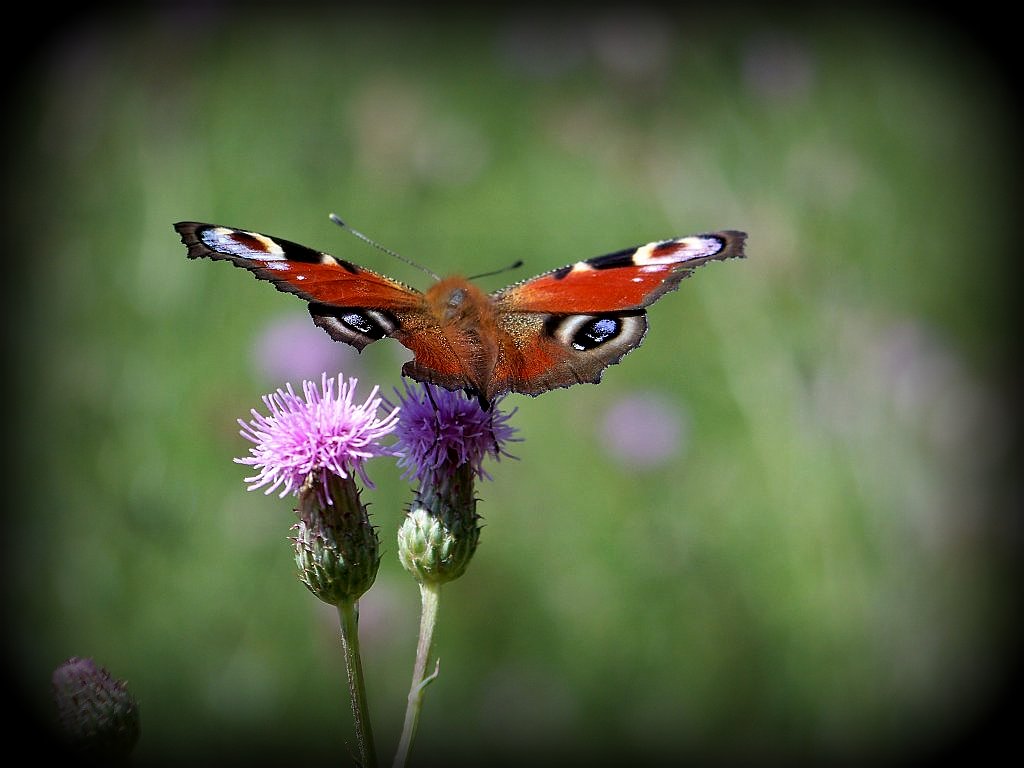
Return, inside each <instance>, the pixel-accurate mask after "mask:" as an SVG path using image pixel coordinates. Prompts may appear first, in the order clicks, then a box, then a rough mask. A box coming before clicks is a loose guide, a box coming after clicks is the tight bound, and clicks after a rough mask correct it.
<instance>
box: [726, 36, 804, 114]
mask: <svg viewBox="0 0 1024 768" xmlns="http://www.w3.org/2000/svg"><path fill="white" fill-rule="evenodd" d="M814 75H815V69H814V59H813V58H812V57H811V55H810V54H809V53H808V52H807V49H806V48H804V47H803V46H802V45H800V43H798V42H796V41H794V40H791V39H789V38H787V37H782V36H777V35H771V34H768V35H764V36H763V37H761V38H758V39H756V40H754V41H753V42H752V44H751V45H750V46H749V47H748V48H747V52H746V55H745V56H744V57H743V80H744V81H745V83H746V85H747V88H749V89H750V91H751V92H752V93H753V94H754V95H755V96H757V97H759V98H761V99H763V100H764V101H766V102H772V103H776V104H784V103H787V102H793V101H799V100H801V99H803V98H805V97H806V96H807V94H808V93H809V92H810V89H811V86H812V85H813V84H814Z"/></svg>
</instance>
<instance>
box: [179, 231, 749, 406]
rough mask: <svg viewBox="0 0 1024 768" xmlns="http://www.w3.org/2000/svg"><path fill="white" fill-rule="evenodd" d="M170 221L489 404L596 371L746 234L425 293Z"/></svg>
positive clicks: (433, 380)
mask: <svg viewBox="0 0 1024 768" xmlns="http://www.w3.org/2000/svg"><path fill="white" fill-rule="evenodd" d="M337 221H338V223H341V221H340V220H337ZM343 226H344V225H343ZM174 228H175V230H177V232H178V234H180V235H181V241H182V242H183V243H184V244H185V246H186V247H187V249H188V258H190V259H197V258H208V259H221V260H225V261H230V262H232V263H233V264H234V265H235V266H238V267H244V268H245V269H248V270H249V271H250V272H252V273H253V274H254V275H256V277H257V278H259V279H261V280H268V281H270V282H271V283H273V284H274V285H275V286H276V287H277V288H278V290H281V291H285V292H287V293H294V294H295V295H296V296H298V297H299V298H301V299H303V300H304V301H307V302H309V313H310V315H311V316H312V318H313V322H314V323H316V324H317V325H318V326H320V327H321V328H323V329H324V330H325V331H327V333H328V334H329V335H330V336H331V338H333V339H335V340H337V341H343V342H345V343H346V344H351V345H352V346H353V347H355V348H356V349H358V350H360V351H361V350H362V349H363V348H364V347H366V346H367V345H368V344H371V343H373V342H374V341H377V340H378V339H381V338H383V337H385V336H389V337H391V338H394V339H397V340H398V341H399V342H400V343H401V344H403V345H404V346H406V347H408V348H409V349H410V350H412V352H413V355H414V358H413V359H412V360H410V361H409V362H407V363H406V364H405V365H404V366H403V368H402V373H403V374H404V375H405V376H408V377H410V378H412V379H415V380H417V381H421V382H427V383H430V384H435V385H437V386H440V387H443V388H445V389H449V390H459V389H462V390H465V391H466V393H467V394H468V395H469V396H470V397H476V398H477V399H478V400H479V402H480V405H481V406H482V407H483V408H484V409H485V410H487V409H489V408H490V405H491V403H493V402H494V400H495V398H497V397H499V396H501V395H504V394H505V393H508V392H520V393H524V394H527V395H539V394H541V393H543V392H547V391H549V390H552V389H555V388H558V387H569V386H572V385H573V384H582V383H593V384H596V383H598V382H599V381H600V380H601V374H602V373H603V372H604V369H605V368H607V367H608V366H609V365H612V364H615V363H618V362H619V361H620V360H621V359H622V357H623V355H625V354H626V353H627V352H630V351H631V350H633V349H635V348H636V347H638V346H639V345H640V342H641V341H642V340H643V338H644V334H645V333H646V332H647V312H646V309H647V307H649V306H650V305H651V304H653V303H654V302H655V301H657V300H658V299H659V298H661V297H662V296H663V295H664V294H666V293H667V292H669V291H672V290H675V289H676V288H677V287H678V286H679V283H680V282H681V281H682V280H683V278H686V277H689V276H690V274H691V273H692V272H693V270H694V269H696V268H697V267H699V266H701V265H703V264H706V263H707V262H709V261H721V260H724V259H729V258H733V257H739V258H742V257H743V256H744V253H743V244H744V241H745V240H746V234H745V233H743V232H736V231H731V230H727V231H722V232H712V233H710V234H702V235H691V236H689V237H681V238H675V239H671V240H658V241H655V242H652V243H647V244H646V245H641V246H638V247H635V248H626V249H624V250H621V251H616V252H615V253H610V254H607V255H605V256H597V257H595V258H591V259H587V260H585V261H578V262H576V263H574V264H570V265H568V266H565V267H560V268H559V269H555V270H552V271H550V272H545V273H544V274H541V275H538V276H537V277H533V278H530V279H528V280H524V281H522V282H519V283H515V284H514V285H510V286H508V287H506V288H502V289H501V290H499V291H495V292H493V293H485V292H484V291H482V290H481V289H480V288H478V287H477V286H476V285H474V284H473V283H472V282H470V280H468V279H466V278H464V277H459V276H452V277H445V278H438V279H437V281H436V282H435V283H434V284H433V285H431V286H430V287H429V288H428V289H427V290H426V291H425V292H422V293H421V292H420V291H418V290H416V289H415V288H410V287H408V286H406V285H403V284H402V283H400V282H398V281H397V280H392V279H391V278H390V277H385V276H384V275H380V274H378V273H376V272H372V271H371V270H369V269H366V268H365V267H361V266H358V265H356V264H353V263H352V262H350V261H346V260H344V259H339V258H337V257H336V256H331V255H330V254H327V253H323V252H322V251H317V250H315V249H313V248H309V247H307V246H305V245H299V244H298V243H293V242H291V241H289V240H283V239H281V238H279V237H271V236H270V235H264V234H260V233H259V232H252V231H249V230H245V229H234V228H232V227H224V226H218V225H216V224H202V223H200V222H195V221H181V222H178V223H177V224H175V225H174ZM353 231H354V230H353ZM356 234H359V233H358V232H357V233H356ZM360 236H361V237H364V236H362V235H360ZM371 242H372V241H371Z"/></svg>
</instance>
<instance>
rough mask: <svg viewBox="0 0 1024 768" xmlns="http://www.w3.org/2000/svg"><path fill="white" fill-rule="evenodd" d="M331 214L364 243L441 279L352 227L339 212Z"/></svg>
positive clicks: (332, 219) (335, 221) (340, 225)
mask: <svg viewBox="0 0 1024 768" xmlns="http://www.w3.org/2000/svg"><path fill="white" fill-rule="evenodd" d="M330 216H331V221H333V222H334V223H335V224H337V225H338V226H339V227H341V228H342V229H346V230H348V231H349V232H351V233H352V234H353V235H355V236H356V237H358V238H359V239H360V240H362V241H363V242H364V243H369V244H370V245H372V246H373V247H374V248H376V249H377V250H379V251H384V253H386V254H388V256H394V257H395V258H396V259H398V260H399V261H404V262H405V263H406V264H408V265H409V266H410V267H416V269H418V270H420V271H421V272H426V273H427V274H428V275H430V276H431V277H432V278H434V279H435V280H438V281H440V279H441V276H440V275H438V274H437V273H436V272H433V271H431V270H429V269H427V268H426V267H424V266H423V265H422V264H417V263H416V262H415V261H413V260H412V259H407V258H406V257H405V256H402V255H401V254H400V253H395V252H394V251H392V250H391V249H390V248H385V247H384V246H383V245H381V244H380V243H378V242H377V241H376V240H371V239H370V238H368V237H367V236H366V235H364V234H363V233H362V232H360V231H359V230H358V229H352V227H350V226H349V225H348V224H346V223H345V222H344V221H342V220H341V217H340V216H338V214H336V213H332V214H331V215H330Z"/></svg>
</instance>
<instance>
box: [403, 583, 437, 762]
mask: <svg viewBox="0 0 1024 768" xmlns="http://www.w3.org/2000/svg"><path fill="white" fill-rule="evenodd" d="M440 599H441V585H440V584H423V583H421V584H420V600H421V602H422V608H421V612H420V637H419V641H418V642H417V643H416V664H415V665H414V666H413V670H412V685H411V686H410V687H409V701H408V704H407V705H406V708H405V725H404V726H403V727H402V738H401V740H400V741H399V743H398V751H397V752H396V753H395V762H394V763H393V764H392V765H393V768H404V767H405V763H406V761H407V760H408V759H409V752H410V750H411V749H412V740H413V737H415V736H416V725H417V724H418V723H419V719H420V709H421V708H422V706H423V691H424V689H425V688H426V687H427V684H428V683H430V682H431V681H432V680H433V679H434V678H435V677H436V676H437V671H436V670H435V671H434V674H432V675H431V676H430V677H429V678H428V677H426V672H427V661H428V660H429V657H430V648H431V645H432V644H433V641H434V626H435V625H436V624H437V606H438V602H439V601H440Z"/></svg>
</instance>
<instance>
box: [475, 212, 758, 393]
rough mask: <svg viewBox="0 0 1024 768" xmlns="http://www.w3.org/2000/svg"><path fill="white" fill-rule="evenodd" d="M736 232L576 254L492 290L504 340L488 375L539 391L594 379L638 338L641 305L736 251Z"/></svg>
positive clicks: (643, 319) (643, 324)
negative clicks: (566, 261)
mask: <svg viewBox="0 0 1024 768" xmlns="http://www.w3.org/2000/svg"><path fill="white" fill-rule="evenodd" d="M745 238H746V235H745V234H744V233H742V232H734V231H724V232H716V233H711V234H704V235H693V236H690V237H683V238H677V239H673V240H661V241H657V242H653V243H648V244H646V245H642V246H639V247H636V248H629V249H625V250H622V251H617V252H615V253H611V254H608V255H605V256H597V257H595V258H592V259H588V260H586V261H580V262H577V263H575V264H571V265H569V266H566V267H562V268H560V269H556V270H552V271H551V272H547V273H544V274H542V275H538V276H537V277H535V278H532V279H530V280H526V281H524V282H522V283H517V284H516V285H513V286H510V287H508V288H505V289H503V290H501V291H498V292H497V293H495V294H492V297H493V299H494V302H495V306H496V308H497V315H498V323H499V325H500V326H501V327H502V328H503V329H504V330H505V331H506V332H507V333H508V336H509V337H510V339H511V340H512V342H513V343H512V344H511V345H510V348H507V351H506V354H505V355H503V357H502V362H503V363H504V365H499V366H498V368H497V370H496V374H495V375H496V378H498V379H499V380H501V381H502V382H503V383H502V384H501V385H500V387H507V388H508V389H510V390H512V391H514V392H523V393H526V394H539V393H540V392H544V391H547V390H549V389H554V388H556V387H568V386H572V385H573V384H578V383H594V384H596V383H597V382H599V381H600V380H601V375H602V373H603V372H604V369H605V368H607V367H608V366H609V365H613V364H615V363H618V362H619V361H620V360H621V359H622V357H623V356H624V355H625V354H626V353H627V352H630V351H631V350H633V349H635V348H636V347H638V346H639V345H640V342H641V341H643V338H644V335H645V334H646V332H647V313H646V311H645V308H646V307H648V306H650V305H651V304H653V303H654V302H655V301H657V300H658V299H659V298H660V297H661V296H663V295H665V293H667V292H668V291H671V290H674V289H675V288H677V287H678V286H679V283H680V282H681V281H682V280H683V279H684V278H686V277H688V276H689V275H690V274H692V272H693V270H695V269H696V268H697V267H699V266H701V265H702V264H706V263H707V262H709V261H712V260H721V259H728V258H733V257H743V255H744V253H743V242H744V240H745Z"/></svg>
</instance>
